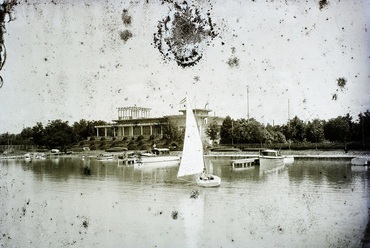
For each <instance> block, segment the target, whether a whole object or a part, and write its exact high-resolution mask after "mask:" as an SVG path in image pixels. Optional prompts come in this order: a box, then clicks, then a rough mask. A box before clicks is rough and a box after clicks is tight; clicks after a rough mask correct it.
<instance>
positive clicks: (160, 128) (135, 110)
mask: <svg viewBox="0 0 370 248" xmlns="http://www.w3.org/2000/svg"><path fill="white" fill-rule="evenodd" d="M117 109H118V118H117V119H116V120H113V123H112V124H109V125H101V126H95V128H96V136H97V137H99V136H102V135H101V133H104V135H103V136H105V137H107V136H108V133H109V134H111V135H113V137H117V138H124V137H127V138H132V137H134V138H136V137H138V136H140V135H142V136H144V137H146V138H149V137H150V136H151V135H154V136H155V137H160V138H162V137H163V132H164V128H165V126H166V125H168V124H169V123H173V124H174V125H175V126H177V127H178V128H179V130H180V131H181V132H183V131H184V130H185V122H186V110H179V112H181V113H182V114H179V115H167V116H163V117H155V118H152V117H150V110H151V109H150V108H142V107H136V106H134V107H119V108H117ZM193 112H194V115H195V119H196V120H197V123H198V127H199V131H200V134H201V137H202V141H203V142H205V143H209V144H210V143H211V141H210V139H209V138H208V137H207V135H206V133H205V131H206V129H207V127H208V125H209V124H210V123H212V122H215V123H217V125H218V126H219V127H221V125H222V122H223V120H224V118H222V117H218V116H210V115H209V113H210V112H211V110H209V109H193ZM103 130H104V131H103ZM102 131H103V132H102Z"/></svg>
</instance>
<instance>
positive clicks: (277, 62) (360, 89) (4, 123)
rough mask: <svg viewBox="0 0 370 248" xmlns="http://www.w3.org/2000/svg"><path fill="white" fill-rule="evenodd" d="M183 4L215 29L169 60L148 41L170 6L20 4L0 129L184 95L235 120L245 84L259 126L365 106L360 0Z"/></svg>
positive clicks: (160, 106) (364, 16) (366, 33)
mask: <svg viewBox="0 0 370 248" xmlns="http://www.w3.org/2000/svg"><path fill="white" fill-rule="evenodd" d="M0 2H2V0H0ZM188 6H189V7H191V8H192V10H194V9H198V10H199V13H200V14H199V16H200V17H201V18H203V19H204V20H205V21H206V22H207V21H208V26H207V25H206V26H207V28H210V27H211V28H212V29H214V31H215V34H214V35H213V36H212V37H211V36H208V37H207V36H206V35H204V34H201V35H200V36H199V37H200V38H201V42H200V43H199V44H197V45H199V46H197V48H199V51H198V52H201V58H200V59H199V60H197V63H195V64H194V65H192V66H180V65H179V64H178V63H177V62H176V58H174V55H173V54H171V51H168V52H169V53H168V54H164V55H163V54H161V53H160V49H158V46H156V44H155V42H154V39H153V37H154V36H155V35H157V37H158V34H159V33H158V32H159V31H158V29H159V26H160V24H161V23H162V24H163V23H164V20H165V19H166V17H167V16H169V17H173V16H174V13H175V12H176V11H178V9H176V7H175V6H174V4H172V3H170V1H163V2H161V1H159V0H158V1H157V0H156V1H154V0H148V1H113V0H111V1H109V0H107V1H87V0H86V1H82V0H70V1H61V0H53V1H41V0H40V1H33V0H29V1H27V2H25V1H21V3H19V4H18V5H16V6H15V7H14V11H13V12H14V15H15V17H16V19H15V20H13V21H10V22H8V23H5V27H6V34H5V35H4V40H5V47H6V50H7V60H6V63H5V65H4V67H3V69H2V70H1V71H0V75H1V76H2V77H3V80H4V83H3V85H2V87H1V88H0V133H4V132H7V131H9V132H10V133H20V132H21V131H22V129H23V128H24V127H32V126H34V125H36V123H37V122H42V123H43V124H44V125H46V124H47V122H48V120H55V119H62V120H63V121H69V123H70V124H73V122H75V121H79V120H80V119H87V120H104V121H108V122H111V121H112V120H114V119H116V118H117V109H116V108H117V107H125V106H134V105H136V106H141V107H148V108H151V109H152V111H151V116H152V117H158V116H163V115H171V114H178V113H179V112H178V109H179V101H180V100H181V99H183V98H184V97H185V96H186V94H187V95H188V96H189V97H190V98H191V99H193V103H192V105H193V107H197V108H203V107H204V106H205V104H206V103H207V102H208V103H209V105H208V108H210V109H212V110H213V112H212V113H211V114H212V115H217V116H223V117H224V116H226V115H229V116H231V117H232V118H234V119H237V118H247V113H248V110H247V109H248V108H247V87H249V113H250V114H249V115H250V117H253V118H255V119H257V120H258V121H260V122H262V123H265V124H266V123H270V124H273V123H275V124H284V123H286V122H287V119H288V115H290V117H294V116H296V115H297V116H298V117H299V118H300V119H302V120H304V121H309V120H312V119H314V118H320V119H330V118H333V117H337V116H338V115H345V114H346V113H350V114H351V115H352V116H353V117H354V118H355V119H356V118H357V115H358V114H359V113H360V112H363V111H366V110H367V109H370V82H369V81H370V67H369V62H370V48H369V45H370V30H368V29H369V26H370V18H369V15H370V1H369V0H358V1H347V0H346V1H344V0H330V1H327V4H325V5H323V6H322V8H321V9H320V5H319V1H314V0H312V1H300V0H266V1H262V0H254V1H252V0H240V1H234V0H230V1H224V0H207V1H206V0H198V1H193V2H191V1H188ZM123 10H126V12H123ZM180 12H181V11H180ZM207 13H208V15H207ZM208 16H209V17H211V21H210V19H208ZM124 18H131V19H130V21H127V20H128V19H125V20H126V22H125V21H124ZM203 24H204V23H203ZM206 24H207V23H206ZM204 25H205V24H204ZM174 27H175V26H174V25H172V26H171V24H168V26H167V28H169V29H171V28H174ZM170 31H171V30H170ZM122 34H132V37H131V36H126V40H125V39H124V38H123V36H122ZM165 35H168V36H171V35H173V32H172V33H171V32H169V33H167V34H164V33H162V36H165ZM202 35H203V36H202ZM194 39H195V38H194ZM191 40H192V39H190V41H191ZM162 45H166V44H165V43H162ZM172 48H173V47H172ZM163 49H165V48H163V47H162V52H163ZM167 49H168V48H167ZM169 50H171V49H169ZM172 51H173V50H172ZM339 78H344V79H345V84H344V85H343V84H338V81H337V79H339ZM288 101H289V108H288ZM288 109H289V111H288Z"/></svg>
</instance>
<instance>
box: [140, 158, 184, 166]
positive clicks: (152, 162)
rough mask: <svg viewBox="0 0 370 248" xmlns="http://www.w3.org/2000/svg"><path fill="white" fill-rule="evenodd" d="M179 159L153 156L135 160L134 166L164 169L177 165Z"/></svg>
mask: <svg viewBox="0 0 370 248" xmlns="http://www.w3.org/2000/svg"><path fill="white" fill-rule="evenodd" d="M179 163H180V158H179V157H177V156H153V157H141V158H136V159H135V161H134V166H135V167H137V168H139V167H165V166H176V165H179Z"/></svg>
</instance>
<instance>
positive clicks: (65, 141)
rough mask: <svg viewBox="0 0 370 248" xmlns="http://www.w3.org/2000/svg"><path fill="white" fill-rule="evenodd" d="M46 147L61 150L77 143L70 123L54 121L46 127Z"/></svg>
mask: <svg viewBox="0 0 370 248" xmlns="http://www.w3.org/2000/svg"><path fill="white" fill-rule="evenodd" d="M45 134H46V145H47V146H48V147H49V148H57V147H58V148H61V149H62V150H64V148H65V147H66V146H69V145H71V144H72V143H73V142H75V141H76V137H75V134H74V132H73V128H72V127H70V126H69V125H68V121H65V122H64V121H62V120H54V121H51V122H49V123H48V125H47V126H46V127H45Z"/></svg>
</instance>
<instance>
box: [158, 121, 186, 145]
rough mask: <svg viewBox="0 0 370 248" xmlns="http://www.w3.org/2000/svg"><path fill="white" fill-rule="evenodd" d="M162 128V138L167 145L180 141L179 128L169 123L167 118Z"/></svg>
mask: <svg viewBox="0 0 370 248" xmlns="http://www.w3.org/2000/svg"><path fill="white" fill-rule="evenodd" d="M164 123H165V124H166V125H164V127H163V138H165V139H166V140H167V143H171V142H173V141H181V139H182V136H183V135H182V134H181V132H180V130H179V128H178V127H177V126H176V125H175V124H174V123H173V122H171V121H170V120H169V119H168V118H165V120H164Z"/></svg>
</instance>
